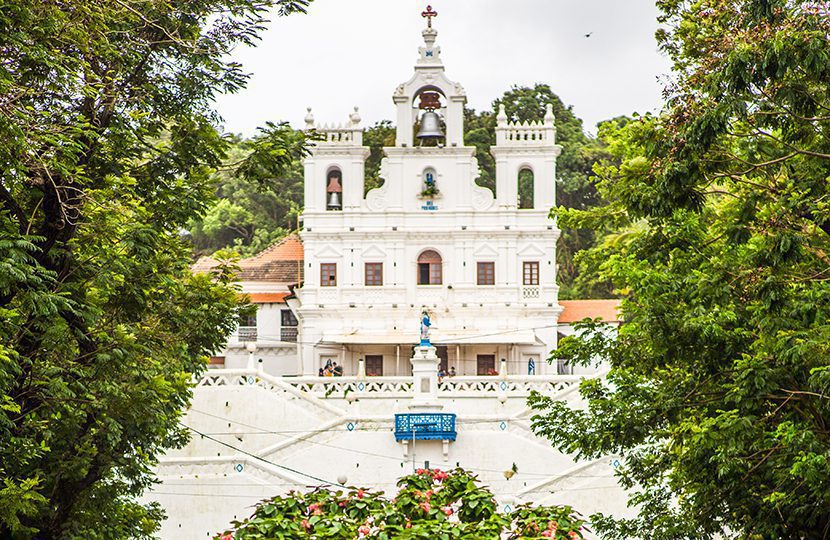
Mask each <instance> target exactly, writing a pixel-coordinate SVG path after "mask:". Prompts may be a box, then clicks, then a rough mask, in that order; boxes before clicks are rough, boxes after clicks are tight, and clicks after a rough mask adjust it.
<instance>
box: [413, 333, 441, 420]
mask: <svg viewBox="0 0 830 540" xmlns="http://www.w3.org/2000/svg"><path fill="white" fill-rule="evenodd" d="M410 362H412V394H413V395H412V403H410V404H409V409H410V410H411V411H415V412H430V411H440V410H441V409H443V408H444V406H443V405H441V404H440V403H439V402H438V365H439V364H440V363H441V359H440V358H438V355H437V354H436V349H435V347H433V346H431V345H430V346H423V345H422V346H419V347H415V352H414V353H413V355H412V358H411V359H410Z"/></svg>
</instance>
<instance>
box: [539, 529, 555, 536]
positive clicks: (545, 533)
mask: <svg viewBox="0 0 830 540" xmlns="http://www.w3.org/2000/svg"><path fill="white" fill-rule="evenodd" d="M541 536H544V537H545V538H553V531H551V530H547V531H542V534H541Z"/></svg>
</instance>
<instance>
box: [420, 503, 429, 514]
mask: <svg viewBox="0 0 830 540" xmlns="http://www.w3.org/2000/svg"><path fill="white" fill-rule="evenodd" d="M418 506H420V507H421V510H423V511H424V512H426V513H427V514H429V508H430V506H429V503H428V502H422V503H420V504H419V505H418Z"/></svg>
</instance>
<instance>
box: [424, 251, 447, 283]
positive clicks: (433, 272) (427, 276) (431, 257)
mask: <svg viewBox="0 0 830 540" xmlns="http://www.w3.org/2000/svg"><path fill="white" fill-rule="evenodd" d="M441 278H442V261H441V255H439V254H438V253H437V252H435V251H433V250H431V249H430V250H427V251H424V252H423V253H421V255H420V256H419V257H418V285H441Z"/></svg>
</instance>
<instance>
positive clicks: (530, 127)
mask: <svg viewBox="0 0 830 540" xmlns="http://www.w3.org/2000/svg"><path fill="white" fill-rule="evenodd" d="M555 145H556V118H555V117H554V115H553V106H552V105H550V104H548V107H547V112H546V113H545V118H544V120H542V121H541V122H510V121H508V119H507V113H506V112H505V110H504V105H501V106H500V107H499V114H498V116H497V117H496V146H539V147H542V146H547V147H550V146H555Z"/></svg>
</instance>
